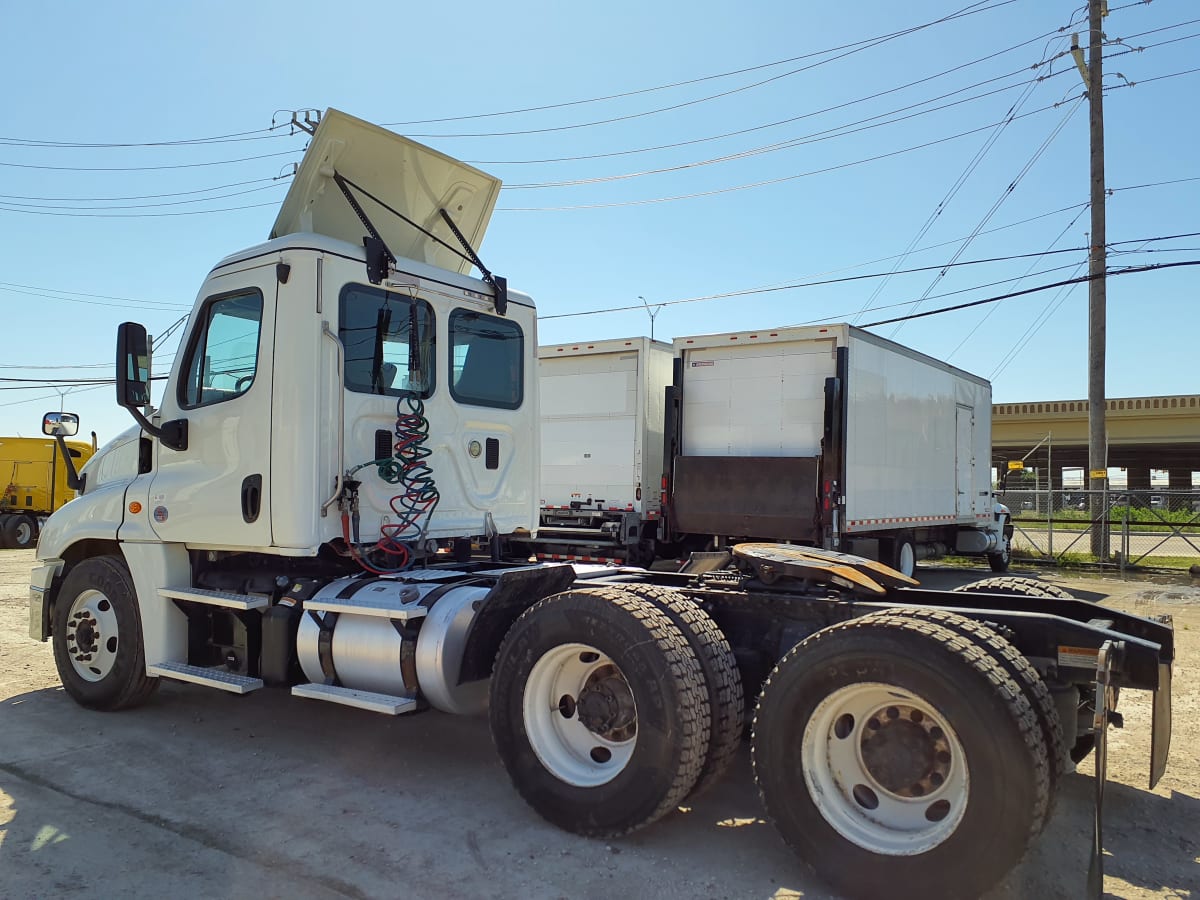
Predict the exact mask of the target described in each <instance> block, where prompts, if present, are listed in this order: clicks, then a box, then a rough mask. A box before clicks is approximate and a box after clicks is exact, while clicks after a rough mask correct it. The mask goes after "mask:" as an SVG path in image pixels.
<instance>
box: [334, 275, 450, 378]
mask: <svg viewBox="0 0 1200 900" xmlns="http://www.w3.org/2000/svg"><path fill="white" fill-rule="evenodd" d="M338 337H339V338H341V341H342V346H343V347H344V348H345V350H346V357H345V360H346V362H345V366H346V371H345V379H346V389H347V390H350V391H354V392H355V393H359V394H384V395H387V396H390V397H398V396H400V395H402V394H410V393H411V394H416V395H417V396H418V397H421V398H426V397H428V396H429V395H430V394H432V393H433V384H434V379H433V361H434V346H435V341H434V337H435V335H434V325H433V308H432V307H431V306H430V305H429V304H428V303H426V302H425V301H424V300H419V299H414V298H412V297H408V296H406V295H404V294H397V293H394V292H392V291H385V290H383V289H381V288H376V287H367V286H366V285H362V284H348V285H346V286H345V287H344V288H342V292H341V297H340V309H339V322H338Z"/></svg>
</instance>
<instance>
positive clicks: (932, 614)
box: [881, 609, 1068, 830]
mask: <svg viewBox="0 0 1200 900" xmlns="http://www.w3.org/2000/svg"><path fill="white" fill-rule="evenodd" d="M881 615H882V614H881ZM886 615H890V616H903V617H905V618H909V619H918V620H920V621H923V622H933V623H935V624H937V625H941V626H942V627H943V628H946V629H949V630H950V631H953V632H954V633H955V634H959V635H962V636H963V637H964V638H966V639H967V640H970V641H973V642H974V643H975V644H976V645H977V646H979V647H981V648H982V649H983V650H985V651H986V652H987V653H988V654H990V655H991V657H992V658H993V659H994V660H995V661H996V663H997V664H998V665H999V666H1000V668H1002V669H1003V670H1004V671H1005V673H1006V674H1007V675H1008V676H1009V677H1010V678H1012V680H1013V681H1015V682H1016V683H1017V684H1018V685H1019V686H1020V688H1021V691H1022V692H1023V693H1024V694H1025V699H1026V700H1028V701H1029V705H1030V706H1031V707H1032V708H1033V711H1034V714H1035V715H1036V716H1037V720H1038V727H1039V728H1040V729H1041V731H1042V739H1043V740H1044V741H1045V743H1046V755H1047V758H1048V759H1049V762H1050V790H1049V799H1048V802H1047V808H1046V814H1045V817H1044V819H1043V821H1042V828H1044V827H1045V824H1046V822H1048V821H1049V820H1050V817H1051V815H1052V814H1053V812H1054V802H1055V800H1056V799H1057V795H1058V783H1059V780H1060V779H1061V778H1062V776H1063V773H1064V772H1065V771H1066V767H1067V755H1068V753H1067V744H1066V740H1065V739H1064V738H1063V730H1062V721H1061V720H1060V718H1059V715H1058V707H1057V706H1055V704H1054V697H1053V696H1051V694H1050V689H1049V688H1047V687H1046V683H1045V682H1044V681H1042V676H1041V675H1039V674H1038V670H1037V669H1035V668H1034V667H1033V666H1032V665H1031V664H1030V663H1029V660H1027V659H1026V658H1025V657H1024V656H1022V655H1021V651H1019V650H1018V649H1017V648H1016V647H1014V646H1013V645H1012V644H1011V643H1010V642H1009V641H1008V640H1006V639H1005V638H1004V637H1003V636H1002V635H1001V634H1000V633H999V632H997V631H996V630H995V629H993V628H989V627H988V626H987V625H986V624H985V623H983V622H977V621H975V620H974V619H970V618H967V617H966V616H962V615H959V614H957V613H952V612H945V611H943V610H936V609H894V610H889V611H888V612H887V613H886ZM1039 830H1040V829H1039Z"/></svg>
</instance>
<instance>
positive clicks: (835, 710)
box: [752, 614, 1049, 898]
mask: <svg viewBox="0 0 1200 900" xmlns="http://www.w3.org/2000/svg"><path fill="white" fill-rule="evenodd" d="M752 754H753V762H754V775H755V780H756V781H757V782H758V785H759V792H760V794H761V797H762V801H763V805H764V807H765V808H766V811H767V815H768V817H769V818H770V819H771V820H772V821H773V822H774V824H775V826H776V827H777V828H778V829H779V831H780V833H781V834H782V835H783V838H784V840H785V841H787V843H788V844H790V845H791V846H792V848H793V849H794V850H796V851H797V853H798V854H799V855H800V856H801V857H802V858H803V859H804V860H805V861H806V862H807V863H808V864H809V865H810V866H812V867H813V868H814V870H815V871H816V873H817V874H818V876H820V877H821V878H823V879H825V880H826V881H827V882H828V883H830V884H831V885H832V886H833V887H834V888H835V889H836V890H837V891H838V892H839V893H843V894H846V895H848V896H852V897H890V898H902V897H922V898H929V897H955V898H957V897H968V896H970V897H974V896H978V895H979V894H981V893H983V892H984V891H985V890H987V889H988V888H989V887H991V886H992V885H993V884H995V883H996V882H997V881H998V880H999V879H1000V878H1002V877H1003V876H1004V875H1005V873H1007V872H1008V870H1009V869H1010V868H1011V867H1012V866H1013V865H1015V864H1016V862H1017V861H1018V860H1019V859H1020V858H1021V856H1022V855H1023V854H1024V852H1025V849H1026V847H1027V846H1028V844H1029V842H1030V841H1031V840H1032V838H1033V837H1034V835H1035V834H1036V833H1037V830H1038V828H1039V827H1040V826H1041V824H1042V819H1043V818H1044V815H1045V810H1046V807H1047V800H1048V792H1049V772H1048V760H1047V756H1046V746H1045V742H1044V740H1043V738H1042V735H1041V731H1040V729H1039V728H1038V723H1037V717H1036V716H1035V714H1034V711H1033V709H1032V708H1031V707H1030V705H1029V701H1028V700H1027V699H1026V697H1025V695H1024V693H1023V692H1022V691H1021V689H1020V687H1019V686H1018V685H1017V684H1016V683H1014V682H1013V680H1012V678H1011V677H1010V676H1009V675H1008V674H1007V673H1006V672H1005V671H1004V670H1003V669H1002V668H1001V667H1000V666H999V665H998V664H997V663H996V661H995V660H994V659H993V658H992V656H991V655H990V654H988V653H987V652H985V651H984V650H983V649H982V648H980V647H979V646H978V645H977V644H976V643H974V642H973V641H971V640H968V639H965V638H964V637H963V636H961V635H959V634H956V633H955V632H953V631H950V630H949V629H947V628H944V627H942V626H940V625H938V624H936V623H933V622H924V621H919V620H916V619H912V618H904V617H889V616H888V615H886V614H878V615H869V616H865V617H863V618H860V619H855V620H852V621H850V622H846V623H843V624H841V625H836V626H833V627H831V628H826V629H824V630H822V631H819V632H817V633H816V634H815V635H813V636H811V637H809V638H808V639H806V640H805V641H803V642H802V643H800V644H799V645H798V646H796V647H795V648H793V649H792V651H791V652H789V653H788V654H787V655H786V656H785V657H784V658H783V659H782V660H781V661H780V662H779V663H778V665H777V666H776V667H775V669H774V670H773V671H772V673H771V675H770V677H769V678H768V679H767V683H766V685H765V686H764V687H763V692H762V695H761V697H760V699H759V704H758V710H757V712H756V714H755V718H754V734H753V742H752ZM981 847H986V848H987V852H981V851H980V848H981Z"/></svg>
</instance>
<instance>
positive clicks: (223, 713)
mask: <svg viewBox="0 0 1200 900" xmlns="http://www.w3.org/2000/svg"><path fill="white" fill-rule="evenodd" d="M32 562H33V553H32V551H11V550H10V551H2V552H0V894H2V895H3V896H5V897H13V898H17V897H70V896H75V895H83V894H87V895H89V896H99V897H110V896H111V897H167V896H171V897H189V898H190V897H214V898H241V897H245V898H251V897H253V898H264V897H288V898H310V897H311V898H323V897H395V896H400V895H405V896H408V897H417V898H442V897H445V898H459V897H488V898H510V897H511V898H559V897H562V898H601V897H603V898H611V897H613V896H622V895H623V896H627V897H646V896H655V897H656V898H658V900H672V898H681V900H682V898H689V900H690V898H763V900H765V898H792V897H828V896H830V895H829V894H828V892H827V891H826V890H825V889H824V888H823V887H822V886H821V885H820V883H818V882H816V881H815V880H814V879H813V878H812V877H811V876H810V875H809V874H808V873H807V872H806V870H805V869H804V867H803V866H802V865H801V864H800V863H799V862H798V861H797V860H796V859H795V857H793V856H792V855H791V853H790V852H789V851H788V850H787V848H786V847H785V846H784V845H783V843H782V842H781V841H780V840H779V838H778V837H777V836H776V834H775V832H774V831H773V830H772V829H771V827H770V826H769V825H767V824H765V823H764V822H763V821H762V820H761V819H760V809H759V806H758V801H757V797H756V793H755V791H754V788H753V784H752V779H751V776H750V766H749V754H748V753H747V752H746V751H745V748H743V752H742V755H741V756H740V758H739V759H738V760H737V763H736V765H735V767H734V771H733V772H732V773H731V774H730V776H729V777H727V778H726V779H725V780H724V781H723V782H722V783H721V784H719V785H717V786H716V788H715V789H714V790H712V791H711V792H710V793H709V794H707V795H706V796H705V797H704V798H703V799H702V800H701V801H699V802H698V803H697V804H696V805H695V806H694V807H692V808H690V809H686V810H683V811H681V812H680V813H678V814H675V815H672V816H670V817H668V818H667V819H665V820H663V821H661V822H660V823H658V824H656V825H654V826H653V827H651V828H649V829H646V830H644V831H642V832H639V833H638V834H636V835H634V836H632V837H630V838H627V839H624V840H621V841H615V842H611V843H605V842H602V841H591V840H586V839H583V838H578V837H575V836H573V835H569V834H564V833H563V832H561V831H558V830H556V829H554V828H553V827H551V826H550V825H548V824H546V823H544V822H543V821H542V820H541V819H539V818H538V817H537V816H536V815H535V814H534V813H533V812H532V811H531V810H529V809H528V808H527V807H526V806H525V805H524V804H523V803H522V801H521V800H520V798H519V797H518V796H517V794H516V793H515V791H513V790H512V788H511V787H510V786H509V784H508V779H507V777H506V775H505V773H504V771H503V769H502V768H501V767H500V765H499V763H498V762H497V760H496V757H495V754H494V752H493V750H492V747H491V739H490V737H489V735H488V730H487V725H486V722H485V721H483V720H481V719H462V718H455V717H452V716H445V715H442V714H439V713H428V714H425V715H421V716H415V717H410V718H405V717H401V718H399V719H389V718H384V717H380V716H373V715H371V714H370V713H365V712H360V711H357V710H352V709H347V708H344V707H338V706H334V705H332V704H321V703H313V702H309V701H303V700H298V699H293V698H291V697H288V696H287V695H286V694H284V693H283V692H277V691H259V692H256V693H253V694H249V695H247V696H245V697H234V696H231V695H228V694H224V693H221V692H217V691H212V690H209V689H206V688H201V687H196V686H190V685H184V684H179V683H170V682H168V683H167V684H165V685H164V686H163V688H162V690H160V691H159V693H158V694H157V695H156V696H155V697H154V698H153V700H152V701H151V702H150V703H149V704H147V705H146V706H144V707H142V708H140V709H137V710H132V711H129V712H125V713H117V714H104V713H93V712H89V711H87V710H84V709H81V708H79V707H77V706H76V705H75V704H74V703H73V702H71V701H70V700H69V699H68V698H67V697H66V696H65V695H64V694H63V692H62V690H61V688H60V687H59V686H58V678H57V675H56V674H55V671H54V663H53V660H52V657H51V652H50V647H49V645H47V644H39V643H37V642H35V641H32V640H30V639H29V637H28V612H27V596H28V576H29V569H30V567H31V565H32ZM985 574H987V573H984V572H982V571H980V570H952V569H931V568H924V569H920V570H918V577H920V578H921V579H922V582H923V583H924V584H925V585H927V586H929V587H935V588H943V587H946V588H948V587H952V586H954V585H956V584H961V583H964V582H966V581H972V580H975V579H978V578H981V577H984V575H985ZM1038 577H1042V578H1044V579H1045V580H1048V581H1053V582H1055V583H1058V584H1061V585H1062V586H1064V587H1066V588H1068V589H1069V590H1072V591H1075V592H1077V593H1078V594H1080V595H1081V596H1086V597H1088V598H1089V599H1098V600H1103V601H1104V602H1106V603H1111V604H1113V605H1114V606H1117V607H1120V608H1123V609H1128V610H1131V611H1133V612H1136V613H1138V614H1143V615H1151V614H1158V613H1163V612H1169V613H1171V614H1173V615H1174V616H1175V627H1176V638H1177V641H1178V657H1177V662H1176V666H1175V679H1174V687H1175V692H1174V693H1175V697H1174V725H1175V731H1174V740H1173V753H1172V756H1171V762H1170V765H1169V766H1168V769H1167V774H1166V776H1165V777H1164V778H1163V780H1162V781H1161V782H1160V783H1159V785H1158V787H1157V788H1156V789H1155V790H1154V791H1147V790H1145V784H1146V772H1147V768H1148V760H1149V740H1150V730H1149V729H1150V704H1149V695H1147V694H1142V693H1139V692H1132V691H1129V692H1125V693H1123V694H1122V697H1121V709H1122V712H1123V713H1124V715H1125V722H1126V727H1125V729H1124V730H1123V731H1114V732H1113V733H1112V737H1111V741H1110V745H1111V751H1110V778H1111V781H1110V784H1109V786H1108V793H1107V796H1106V806H1105V828H1106V830H1105V835H1106V841H1105V843H1106V851H1107V857H1106V861H1105V865H1106V870H1107V876H1108V877H1107V879H1106V882H1105V888H1106V890H1107V891H1108V892H1109V894H1110V895H1112V896H1118V897H1139V898H1144V897H1192V896H1196V895H1198V894H1200V763H1198V761H1197V754H1196V750H1195V748H1196V747H1197V746H1198V745H1200V685H1198V682H1197V660H1198V659H1200V653H1198V650H1200V587H1197V586H1194V585H1192V584H1191V583H1190V582H1178V581H1177V582H1175V583H1168V582H1162V583H1152V582H1148V581H1133V580H1128V581H1120V580H1116V579H1091V578H1088V579H1085V578H1079V577H1072V578H1069V579H1068V578H1063V577H1060V576H1056V575H1046V574H1042V575H1039V576H1038ZM1090 765H1091V759H1090V758H1089V760H1088V761H1086V762H1085V763H1084V764H1083V767H1082V768H1083V771H1081V772H1080V773H1077V774H1073V775H1070V776H1068V777H1067V778H1065V779H1064V782H1063V785H1062V787H1061V791H1060V795H1059V802H1058V806H1057V810H1056V812H1055V815H1054V818H1053V820H1052V821H1051V822H1050V823H1049V825H1048V827H1047V828H1046V830H1045V832H1044V833H1043V835H1042V837H1041V838H1040V840H1039V841H1038V843H1037V844H1036V845H1035V846H1034V847H1033V849H1032V850H1031V851H1030V853H1029V854H1028V856H1027V857H1026V859H1025V860H1024V862H1023V863H1022V864H1021V865H1020V866H1019V867H1018V868H1017V869H1016V870H1014V871H1013V873H1012V874H1011V875H1010V876H1009V878H1008V879H1007V880H1006V881H1005V882H1004V883H1003V884H1002V885H1001V886H1000V887H999V888H997V889H996V890H995V891H993V892H992V894H991V895H989V896H990V900H1016V898H1049V897H1078V896H1082V894H1083V886H1084V883H1085V877H1086V871H1087V860H1088V851H1089V846H1090V836H1091V824H1090V823H1091V797H1092V793H1093V789H1094V788H1093V784H1094V782H1093V779H1092V777H1091V776H1090V775H1089V774H1088V772H1089V770H1090V769H1089V767H1090ZM985 852H987V851H986V848H980V853H985Z"/></svg>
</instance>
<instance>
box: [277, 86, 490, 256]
mask: <svg viewBox="0 0 1200 900" xmlns="http://www.w3.org/2000/svg"><path fill="white" fill-rule="evenodd" d="M334 172H337V173H338V174H340V175H341V176H342V177H343V178H345V179H347V180H348V181H351V182H353V183H354V184H357V185H359V186H360V187H362V188H363V189H365V190H366V191H368V192H370V193H371V194H373V195H375V197H377V198H378V199H379V200H381V201H382V202H383V203H386V204H387V205H388V206H390V207H391V208H392V209H394V210H396V211H397V212H400V213H402V214H403V215H405V216H407V217H408V218H409V219H411V220H412V221H414V222H416V223H417V224H418V225H420V226H421V227H422V228H424V229H425V230H426V231H429V232H432V233H433V234H435V235H437V236H438V237H439V238H441V239H442V240H444V241H445V242H446V243H447V244H449V245H450V246H452V247H456V248H457V247H458V246H459V242H458V239H457V238H456V237H455V236H454V234H453V232H451V231H450V229H449V228H448V227H447V225H446V223H445V221H443V219H442V216H441V213H439V210H440V209H445V210H446V212H448V213H449V214H450V217H451V218H452V219H453V220H454V224H455V225H457V226H458V228H459V230H460V231H461V232H462V233H463V236H464V237H465V238H466V239H467V240H468V241H470V243H471V246H472V247H475V248H478V247H479V245H480V243H481V242H482V241H483V236H484V234H485V233H486V231H487V225H488V221H489V220H490V219H491V217H492V210H493V209H494V208H495V206H496V197H497V195H499V193H500V181H499V179H497V178H493V177H492V176H491V175H488V174H486V173H484V172H480V171H479V170H478V169H474V168H472V167H471V166H468V165H466V164H465V163H461V162H459V161H458V160H456V159H451V158H450V157H449V156H445V155H443V154H441V153H438V152H437V151H436V150H432V149H430V148H429V147H425V146H423V145H421V144H418V143H416V142H415V141H410V140H409V139H408V138H404V137H401V136H400V135H398V134H393V133H392V132H390V131H387V130H386V129H383V128H380V127H379V126H377V125H372V124H371V123H369V122H364V121H363V120H362V119H356V118H354V117H353V116H350V115H347V114H346V113H344V112H340V111H338V110H336V109H329V110H326V111H325V115H324V116H322V117H321V124H320V125H318V126H317V130H316V133H315V134H314V135H313V138H312V141H311V142H310V143H309V145H308V150H307V151H305V154H304V159H303V160H301V162H300V168H299V170H298V171H297V172H296V177H295V178H294V179H293V180H292V186H291V189H290V190H289V191H288V194H287V197H285V198H284V201H283V206H282V207H280V210H279V215H278V216H277V217H276V219H275V226H274V227H273V228H272V229H271V237H272V238H277V237H282V236H283V235H285V234H293V233H295V232H316V233H317V234H324V235H328V236H330V237H333V238H338V239H339V240H343V241H348V242H350V243H352V244H361V243H362V239H363V236H364V235H366V234H367V233H368V232H367V229H366V227H365V226H364V225H363V223H362V222H361V221H359V218H358V215H357V213H355V211H354V209H353V207H352V206H351V205H350V203H349V202H348V201H347V200H346V197H345V195H343V194H342V191H341V189H340V188H339V187H338V186H337V184H336V183H335V182H334V180H333V174H334ZM353 193H354V195H355V198H356V199H357V200H358V202H359V203H360V204H361V205H362V208H363V210H364V211H365V212H366V214H367V216H368V217H369V218H370V219H371V223H372V224H373V225H374V226H375V227H376V228H377V229H378V231H379V234H380V235H381V236H382V238H383V240H384V243H386V244H387V246H388V248H389V249H390V250H391V251H392V253H394V254H395V255H396V256H397V257H407V258H408V259H415V260H418V261H420V262H425V263H429V264H430V265H434V266H437V267H438V268H441V269H447V270H449V271H451V272H458V273H459V274H460V275H466V274H468V273H469V272H470V269H471V263H470V262H469V261H468V260H465V259H463V258H462V257H460V256H458V255H457V254H455V253H453V252H452V251H450V250H447V249H446V248H445V247H443V246H441V245H440V244H438V243H437V242H436V241H434V240H432V239H431V238H430V237H429V236H428V235H425V234H422V233H421V232H420V231H418V230H417V229H416V228H413V227H412V226H411V225H409V224H408V223H407V222H405V221H404V220H403V219H400V218H398V217H396V216H394V215H392V214H391V213H390V212H388V211H387V210H386V209H383V208H382V207H380V205H379V204H378V203H376V202H375V201H374V200H372V199H371V198H369V197H366V196H363V194H362V193H360V192H358V191H354V192H353Z"/></svg>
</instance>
